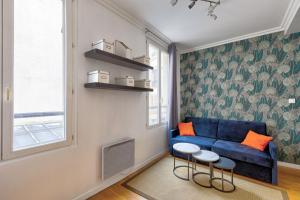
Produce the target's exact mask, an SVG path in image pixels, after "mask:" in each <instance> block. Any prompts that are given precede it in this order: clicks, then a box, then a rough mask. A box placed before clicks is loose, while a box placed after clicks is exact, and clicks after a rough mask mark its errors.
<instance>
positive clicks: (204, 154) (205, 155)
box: [193, 150, 220, 162]
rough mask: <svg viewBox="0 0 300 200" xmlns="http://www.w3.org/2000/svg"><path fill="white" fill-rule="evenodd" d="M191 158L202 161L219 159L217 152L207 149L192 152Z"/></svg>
mask: <svg viewBox="0 0 300 200" xmlns="http://www.w3.org/2000/svg"><path fill="white" fill-rule="evenodd" d="M193 158H195V159H196V160H199V161H204V162H215V161H218V160H219V159H220V157H219V155H218V154H216V153H215V152H212V151H208V150H201V151H199V152H197V153H193Z"/></svg>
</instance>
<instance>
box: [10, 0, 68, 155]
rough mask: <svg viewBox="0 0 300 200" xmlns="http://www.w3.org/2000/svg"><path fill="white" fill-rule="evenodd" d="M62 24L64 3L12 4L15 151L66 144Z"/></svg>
mask: <svg viewBox="0 0 300 200" xmlns="http://www.w3.org/2000/svg"><path fill="white" fill-rule="evenodd" d="M63 22H64V2H63V1H62V0H26V1H24V0H14V59H13V60H14V73H13V83H14V86H13V91H14V100H13V101H14V102H13V106H14V109H13V111H14V122H13V123H14V129H13V150H14V151H16V150H21V149H26V148H31V147H35V146H41V145H44V144H49V143H55V142H59V141H64V140H65V139H66V136H65V125H64V124H65V64H64V63H65V60H64V32H63V26H64V24H63Z"/></svg>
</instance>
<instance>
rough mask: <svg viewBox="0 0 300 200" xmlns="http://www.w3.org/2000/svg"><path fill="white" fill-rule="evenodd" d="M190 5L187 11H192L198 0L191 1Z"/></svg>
mask: <svg viewBox="0 0 300 200" xmlns="http://www.w3.org/2000/svg"><path fill="white" fill-rule="evenodd" d="M191 1H192V3H191V4H190V5H189V9H192V8H193V7H194V6H195V4H196V2H197V1H198V0H191Z"/></svg>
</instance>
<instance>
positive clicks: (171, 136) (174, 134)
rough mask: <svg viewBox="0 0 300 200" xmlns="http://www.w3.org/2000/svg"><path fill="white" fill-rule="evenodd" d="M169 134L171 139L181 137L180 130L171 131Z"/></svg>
mask: <svg viewBox="0 0 300 200" xmlns="http://www.w3.org/2000/svg"><path fill="white" fill-rule="evenodd" d="M169 134H170V135H169V138H174V137H176V136H178V135H179V130H178V129H171V130H170V132H169Z"/></svg>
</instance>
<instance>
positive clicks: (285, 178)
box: [90, 158, 300, 200]
mask: <svg viewBox="0 0 300 200" xmlns="http://www.w3.org/2000/svg"><path fill="white" fill-rule="evenodd" d="M160 159H161V158H160ZM156 161H157V160H156ZM154 162H155V161H154ZM150 165H151V164H149V166H150ZM147 167H148V166H147ZM147 167H145V168H143V169H141V170H140V171H142V170H145V169H146V168H147ZM136 173H138V172H136ZM136 173H135V174H136ZM135 174H132V175H130V176H129V177H128V178H126V179H124V180H122V181H120V182H119V183H117V184H115V185H113V186H111V187H109V188H107V189H105V190H103V191H102V192H100V193H98V194H96V195H95V196H93V197H91V198H90V200H146V199H145V198H143V197H141V196H139V195H137V194H136V193H134V192H131V191H130V190H128V189H126V188H125V187H123V186H122V183H124V182H125V181H126V180H128V179H129V178H130V177H132V176H134V175H135ZM278 175H279V183H278V187H279V188H282V189H285V190H286V191H287V192H288V195H289V200H300V170H295V169H290V168H286V167H279V169H278ZM237 176H238V175H237ZM245 179H248V180H250V181H254V182H255V183H259V184H261V185H267V186H270V187H274V186H272V185H270V184H266V183H262V182H259V181H256V180H253V179H250V178H246V177H245ZM274 200H275V199H274Z"/></svg>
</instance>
